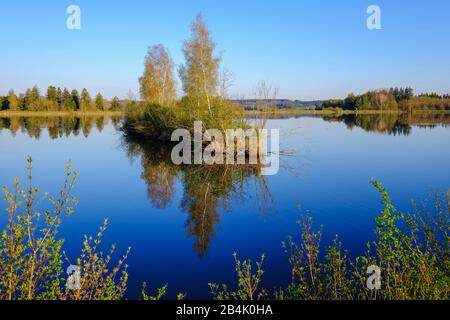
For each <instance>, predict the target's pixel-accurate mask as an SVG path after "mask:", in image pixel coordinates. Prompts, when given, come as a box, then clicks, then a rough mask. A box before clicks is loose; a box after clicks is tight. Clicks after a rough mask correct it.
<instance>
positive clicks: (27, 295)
mask: <svg viewBox="0 0 450 320" xmlns="http://www.w3.org/2000/svg"><path fill="white" fill-rule="evenodd" d="M32 168H33V167H32V160H31V158H28V166H27V171H28V181H27V183H28V185H27V187H26V189H21V188H20V185H19V181H18V179H15V182H14V189H13V190H12V191H9V189H8V188H6V187H4V188H3V193H4V197H5V201H6V203H7V205H8V207H7V210H6V211H7V213H8V224H7V226H6V228H5V229H4V230H3V231H2V233H1V238H0V300H13V299H21V300H22V299H26V300H40V299H46V300H55V299H63V300H66V299H71V300H72V299H74V300H87V299H97V300H101V299H102V300H103V299H105V300H111V299H120V298H122V297H123V295H124V292H125V289H126V283H127V279H128V274H127V272H126V269H127V267H126V265H124V260H125V259H126V257H127V255H128V252H127V253H126V254H125V255H124V256H123V258H122V259H121V260H119V262H118V263H117V265H116V266H115V267H113V268H112V269H111V270H109V264H110V262H111V255H112V253H113V252H114V246H113V247H112V248H111V251H110V253H109V254H108V255H107V256H104V255H103V253H102V252H99V246H100V245H101V238H102V236H103V233H104V232H105V230H106V222H105V225H104V226H103V227H102V228H101V229H100V232H99V233H98V235H97V237H96V238H92V237H86V238H85V241H84V243H83V248H82V251H81V256H80V257H79V258H78V259H77V261H76V265H77V266H78V267H79V268H80V287H79V289H77V290H69V288H68V287H66V281H65V279H64V277H63V275H64V272H63V266H64V257H63V256H64V254H63V253H64V252H63V251H62V248H63V244H64V240H63V239H59V238H58V233H59V229H60V226H61V222H62V219H63V218H65V217H67V216H70V215H71V214H72V213H73V211H74V205H75V204H76V199H75V198H74V197H73V195H72V190H73V186H74V183H75V181H76V177H77V173H76V172H73V171H72V170H71V164H70V162H69V163H68V165H67V169H66V174H65V181H64V185H63V188H62V189H61V191H60V192H59V197H58V198H55V197H53V196H49V195H48V194H47V193H44V194H43V195H41V192H40V190H39V188H37V187H36V186H34V184H33V176H32ZM45 200H48V201H49V202H50V204H51V208H49V209H47V210H45V211H43V212H41V211H39V208H41V206H42V204H43V201H45ZM118 274H120V278H119V279H117V276H118Z"/></svg>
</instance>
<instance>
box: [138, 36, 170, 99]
mask: <svg viewBox="0 0 450 320" xmlns="http://www.w3.org/2000/svg"><path fill="white" fill-rule="evenodd" d="M139 83H140V86H141V97H142V99H143V100H144V101H146V102H149V103H153V104H158V105H161V106H171V105H173V104H174V103H175V101H176V98H177V92H176V81H175V77H174V64H173V61H172V58H171V57H170V55H169V53H168V52H167V50H166V49H165V48H164V47H163V46H162V45H160V44H158V45H155V46H151V47H150V48H149V49H148V52H147V56H146V57H145V70H144V74H143V75H142V77H141V78H139Z"/></svg>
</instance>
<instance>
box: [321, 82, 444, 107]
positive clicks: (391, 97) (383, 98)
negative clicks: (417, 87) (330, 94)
mask: <svg viewBox="0 0 450 320" xmlns="http://www.w3.org/2000/svg"><path fill="white" fill-rule="evenodd" d="M330 108H334V109H342V110H379V111H395V110H400V111H413V110H450V95H448V94H444V95H438V94H436V93H430V94H427V93H422V94H420V95H418V96H415V95H414V90H413V89H412V88H411V87H406V88H402V87H401V88H397V87H396V88H390V89H381V90H372V91H368V92H366V93H364V94H362V95H355V94H353V93H351V94H349V95H348V96H347V98H345V99H343V100H342V99H334V100H327V101H324V102H323V103H322V105H321V107H319V109H330Z"/></svg>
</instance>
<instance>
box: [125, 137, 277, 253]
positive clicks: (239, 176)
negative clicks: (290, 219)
mask: <svg viewBox="0 0 450 320" xmlns="http://www.w3.org/2000/svg"><path fill="white" fill-rule="evenodd" d="M123 146H124V148H125V149H126V151H127V154H128V156H129V157H130V158H132V159H135V158H140V161H141V164H142V168H143V172H142V178H143V179H144V180H145V182H146V184H147V192H148V197H149V199H150V202H151V203H152V205H153V206H154V207H156V208H159V209H165V208H167V206H168V205H169V204H170V203H171V202H172V200H173V196H174V194H175V191H174V188H175V181H176V180H177V179H178V181H180V182H181V185H182V186H183V197H182V200H181V203H180V208H181V209H182V210H183V212H185V213H186V214H187V216H188V217H187V222H186V229H187V235H188V236H190V237H193V238H194V250H195V251H196V252H198V254H199V255H200V256H201V257H203V256H204V255H205V254H206V252H207V250H208V247H209V245H210V243H211V240H212V237H213V236H214V233H215V226H216V225H217V224H218V223H219V222H220V212H221V211H222V212H224V211H227V210H229V209H230V206H231V204H232V203H233V202H235V201H239V200H241V201H242V200H244V199H245V197H246V191H247V190H248V189H249V188H250V184H249V183H250V182H252V181H254V182H255V183H256V190H257V191H256V192H257V193H258V194H259V195H260V196H259V197H257V199H258V200H259V202H265V203H260V208H261V210H263V211H262V214H266V213H267V212H268V210H270V209H272V208H273V200H272V197H271V194H270V191H269V188H268V186H267V184H266V181H265V178H264V176H262V175H261V169H262V168H261V166H260V165H212V166H211V165H179V166H177V165H174V164H173V162H172V160H171V157H170V155H171V151H172V147H171V146H169V145H165V144H161V143H157V142H152V141H148V140H147V141H145V140H143V139H139V138H137V137H130V136H126V135H125V136H124V138H123Z"/></svg>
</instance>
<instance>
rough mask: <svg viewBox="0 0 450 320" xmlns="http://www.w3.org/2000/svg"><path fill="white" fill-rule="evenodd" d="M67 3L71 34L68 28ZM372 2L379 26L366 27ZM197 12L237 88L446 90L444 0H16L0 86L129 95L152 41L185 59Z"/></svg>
mask: <svg viewBox="0 0 450 320" xmlns="http://www.w3.org/2000/svg"><path fill="white" fill-rule="evenodd" d="M70 4H76V5H79V6H80V8H81V30H72V31H71V30H68V29H67V28H66V19H67V17H68V15H67V14H66V8H67V7H68V6H69V5H70ZM371 4H377V5H379V6H380V7H381V12H382V30H376V31H370V30H368V29H367V28H366V19H367V17H368V15H367V14H366V9H367V7H368V6H369V5H371ZM198 12H202V14H203V16H204V18H205V19H206V20H207V22H208V24H209V27H210V29H211V32H212V35H213V37H214V39H215V40H216V42H217V45H218V51H221V52H222V51H223V64H224V65H225V66H227V67H228V68H229V69H231V70H233V71H234V73H235V74H236V80H235V84H234V86H233V88H232V90H231V91H232V94H235V95H241V96H242V95H245V96H247V97H248V98H251V97H252V96H253V94H252V88H253V87H254V86H255V85H256V83H257V82H258V81H259V80H261V79H265V80H267V81H268V82H270V83H272V84H275V85H277V86H279V87H280V94H279V96H280V97H284V98H290V99H303V100H307V99H325V98H332V97H344V96H346V95H347V94H348V93H349V92H355V93H360V92H363V91H366V90H368V89H374V88H384V87H390V86H406V85H411V86H413V88H414V89H415V90H416V92H422V91H436V92H439V93H444V92H450V1H448V0H427V1H416V0H415V1H411V0H408V1H407V0H396V1H392V0H371V1H365V0H351V1H349V0H346V1H338V0H335V1H321V0H318V1H299V0H292V1H288V0H285V1H280V0H276V1H275V0H259V1H256V0H240V1H237V0H214V1H212V0H179V1H171V0H165V1H160V0H146V1H144V0H143V1H132V0H130V1H101V0H95V1H87V0H86V1H85V0H72V1H31V0H30V1H22V0H15V1H8V2H6V1H2V2H1V4H0V13H1V19H0V38H1V49H0V94H6V92H7V91H8V90H9V89H10V88H13V89H14V90H16V91H23V90H24V89H25V88H26V87H31V86H32V85H34V84H37V85H38V86H39V87H40V88H41V91H44V90H45V88H46V87H47V86H48V85H49V84H54V85H57V86H66V87H68V88H77V89H81V88H83V87H87V88H88V89H89V90H90V91H91V92H92V93H96V92H98V91H100V92H102V93H104V95H105V96H107V97H112V96H114V95H117V96H119V97H121V98H122V97H125V96H126V94H127V92H128V91H129V90H130V89H131V90H132V91H134V92H135V93H138V91H139V88H138V77H139V76H140V74H141V73H142V70H143V59H144V56H145V54H146V49H147V47H148V46H149V45H151V44H157V43H162V44H164V45H165V46H166V47H168V48H169V50H170V52H171V54H172V56H173V58H174V60H175V63H176V64H181V63H183V57H182V54H181V47H182V42H183V40H184V39H186V38H188V37H189V25H190V22H191V21H192V19H193V18H194V17H195V15H196V14H197V13H198Z"/></svg>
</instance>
